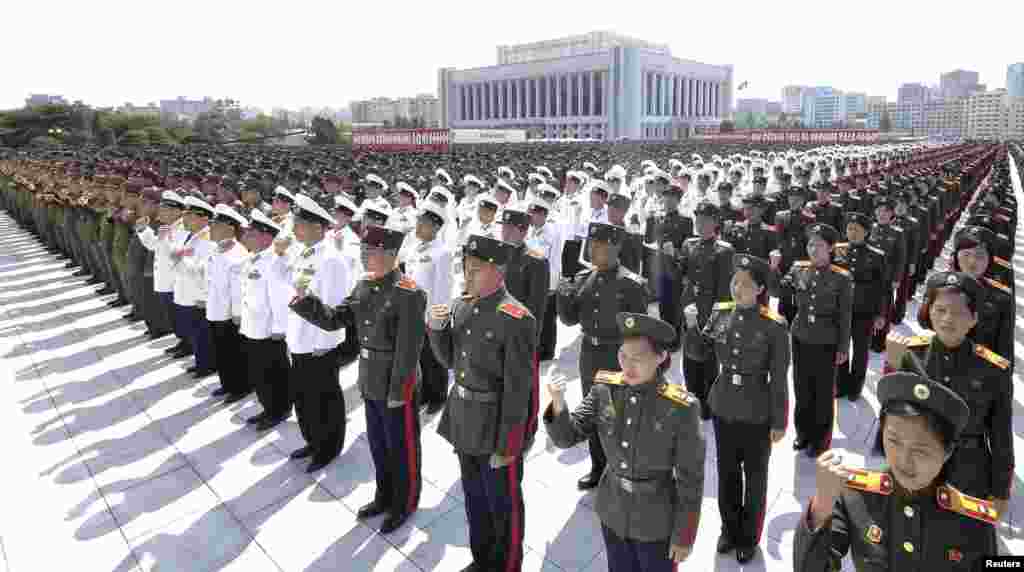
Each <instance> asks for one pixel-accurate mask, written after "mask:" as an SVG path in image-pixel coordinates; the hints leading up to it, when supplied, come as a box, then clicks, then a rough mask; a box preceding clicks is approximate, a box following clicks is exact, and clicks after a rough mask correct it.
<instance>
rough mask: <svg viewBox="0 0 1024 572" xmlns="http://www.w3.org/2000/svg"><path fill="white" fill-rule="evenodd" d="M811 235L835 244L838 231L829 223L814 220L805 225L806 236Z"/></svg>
mask: <svg viewBox="0 0 1024 572" xmlns="http://www.w3.org/2000/svg"><path fill="white" fill-rule="evenodd" d="M811 236H817V237H820V238H821V239H822V240H824V241H825V242H827V243H829V244H835V243H836V240H838V239H839V231H837V230H836V229H835V227H833V226H832V225H830V224H825V223H823V222H816V223H814V224H812V225H811V226H809V227H807V237H808V238H810V237H811Z"/></svg>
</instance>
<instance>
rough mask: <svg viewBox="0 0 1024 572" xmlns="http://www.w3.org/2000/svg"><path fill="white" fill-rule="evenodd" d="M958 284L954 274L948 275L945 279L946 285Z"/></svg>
mask: <svg viewBox="0 0 1024 572" xmlns="http://www.w3.org/2000/svg"><path fill="white" fill-rule="evenodd" d="M959 282H960V281H959V279H957V277H956V274H950V275H949V276H947V277H946V284H949V285H950V286H956V285H957V284H958V283H959Z"/></svg>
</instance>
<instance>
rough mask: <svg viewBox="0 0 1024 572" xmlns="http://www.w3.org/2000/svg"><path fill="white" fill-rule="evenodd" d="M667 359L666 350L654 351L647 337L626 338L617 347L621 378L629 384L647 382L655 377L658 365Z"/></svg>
mask: <svg viewBox="0 0 1024 572" xmlns="http://www.w3.org/2000/svg"><path fill="white" fill-rule="evenodd" d="M666 359H668V353H667V352H664V351H662V352H656V351H654V346H653V345H651V342H650V340H648V339H647V338H638V337H631V338H626V339H625V340H624V341H623V342H622V346H621V347H620V348H619V366H620V367H621V368H622V379H623V381H625V382H626V383H627V384H629V385H639V384H642V383H647V382H649V381H651V380H653V379H654V378H655V376H656V375H657V373H658V366H659V365H660V364H661V362H663V361H665V360H666Z"/></svg>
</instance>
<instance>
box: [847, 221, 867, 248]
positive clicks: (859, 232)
mask: <svg viewBox="0 0 1024 572" xmlns="http://www.w3.org/2000/svg"><path fill="white" fill-rule="evenodd" d="M867 235H868V231H867V230H865V229H864V227H862V226H861V225H859V224H857V223H855V222H849V223H846V240H848V241H850V242H852V243H855V244H860V243H862V242H864V239H865V238H866V237H867Z"/></svg>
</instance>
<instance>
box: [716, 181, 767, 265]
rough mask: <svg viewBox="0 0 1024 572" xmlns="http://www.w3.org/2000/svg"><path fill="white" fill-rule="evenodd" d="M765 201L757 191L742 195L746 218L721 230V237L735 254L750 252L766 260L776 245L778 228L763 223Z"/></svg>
mask: <svg viewBox="0 0 1024 572" xmlns="http://www.w3.org/2000/svg"><path fill="white" fill-rule="evenodd" d="M766 201H767V199H765V198H764V196H762V195H760V194H757V193H754V194H751V195H749V196H746V197H743V216H744V218H745V219H746V220H743V221H742V222H738V223H736V224H734V225H732V227H731V229H729V231H727V232H723V234H722V238H723V239H725V241H726V242H728V243H729V244H731V245H732V247H733V249H735V250H736V254H751V255H753V256H756V257H757V258H761V259H764V260H768V256H769V255H770V254H771V251H773V250H775V249H776V248H777V247H778V244H779V233H778V229H776V228H775V227H774V226H772V225H769V224H765V223H764V211H765V204H766Z"/></svg>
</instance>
